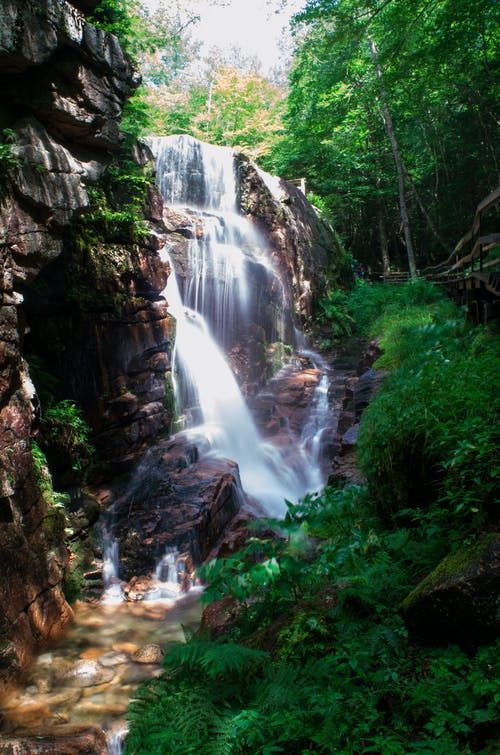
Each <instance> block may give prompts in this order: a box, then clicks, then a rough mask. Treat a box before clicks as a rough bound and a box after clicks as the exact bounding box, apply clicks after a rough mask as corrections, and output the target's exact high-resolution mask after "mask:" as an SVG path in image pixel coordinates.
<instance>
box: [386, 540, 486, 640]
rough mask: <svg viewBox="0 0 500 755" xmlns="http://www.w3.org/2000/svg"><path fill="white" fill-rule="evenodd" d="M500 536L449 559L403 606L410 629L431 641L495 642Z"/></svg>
mask: <svg viewBox="0 0 500 755" xmlns="http://www.w3.org/2000/svg"><path fill="white" fill-rule="evenodd" d="M499 588H500V535H499V534H498V533H488V534H487V535H483V536H482V537H481V538H479V539H478V540H477V541H476V542H475V543H473V544H472V545H470V546H468V547H463V548H460V549H459V550H458V551H457V552H456V553H452V554H451V555H449V556H447V557H446V558H445V559H443V561H441V563H440V564H439V565H438V566H437V568H436V569H434V571H433V572H431V574H429V575H428V576H427V577H426V578H425V579H424V580H423V582H421V583H420V584H419V585H417V587H416V588H415V589H414V590H413V591H412V592H411V593H410V594H409V595H408V597H407V598H406V599H405V600H404V601H403V603H402V605H401V610H402V613H403V617H404V619H405V622H406V625H407V627H408V629H409V631H410V632H411V633H412V634H414V635H417V636H418V637H419V638H421V639H423V640H426V641H429V642H433V643H434V642H446V643H448V642H456V643H459V644H464V645H470V644H477V643H484V642H490V641H492V640H493V639H494V638H495V637H497V636H498V634H499V630H500V621H499V615H500V612H499V609H500V590H499Z"/></svg>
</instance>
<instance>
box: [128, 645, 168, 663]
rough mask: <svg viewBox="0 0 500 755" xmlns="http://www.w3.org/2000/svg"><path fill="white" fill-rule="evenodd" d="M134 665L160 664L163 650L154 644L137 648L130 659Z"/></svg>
mask: <svg viewBox="0 0 500 755" xmlns="http://www.w3.org/2000/svg"><path fill="white" fill-rule="evenodd" d="M131 660H133V661H134V662H135V663H156V664H158V663H161V662H162V660H163V650H162V649H161V647H160V646H159V645H157V644H156V643H152V644H151V645H144V647H142V648H139V650H137V651H136V652H135V653H134V654H133V656H132V659H131Z"/></svg>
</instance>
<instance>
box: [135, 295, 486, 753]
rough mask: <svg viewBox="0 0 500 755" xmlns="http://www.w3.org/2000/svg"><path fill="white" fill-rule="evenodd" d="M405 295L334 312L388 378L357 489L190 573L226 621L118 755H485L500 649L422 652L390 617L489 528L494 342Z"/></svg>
mask: <svg viewBox="0 0 500 755" xmlns="http://www.w3.org/2000/svg"><path fill="white" fill-rule="evenodd" d="M413 285H414V286H415V287H414V288H412V287H410V286H408V287H400V288H398V292H397V294H396V300H397V301H396V303H395V302H394V300H393V299H391V297H390V296H388V288H389V287H373V289H374V290H373V293H369V292H368V293H367V291H365V292H363V293H362V294H361V293H360V290H359V289H358V290H357V291H355V292H354V294H353V295H352V297H349V299H348V301H347V302H346V304H348V306H349V309H348V313H349V316H350V317H352V318H353V320H354V322H355V327H356V328H357V329H358V332H360V330H361V332H364V333H365V334H367V335H368V334H370V335H375V334H376V335H379V336H380V335H382V341H381V343H382V345H383V347H384V348H385V351H384V355H383V356H382V358H381V364H383V365H385V366H386V367H390V368H391V370H392V372H391V374H390V375H389V377H388V378H386V381H385V383H384V387H383V388H382V390H381V392H380V394H379V395H378V396H377V397H376V398H375V399H374V400H373V402H372V404H371V405H370V407H369V409H367V411H366V413H365V415H364V418H363V420H362V423H361V433H360V450H361V459H362V463H363V467H364V470H365V474H366V476H367V485H365V486H360V487H349V488H344V489H334V488H327V489H326V490H325V491H324V492H323V493H322V494H321V495H319V496H306V498H305V499H304V500H303V501H301V502H299V503H298V504H295V505H292V504H288V514H287V516H286V518H285V520H284V521H280V522H277V521H266V522H264V523H263V528H262V529H259V528H258V526H257V525H256V529H255V532H254V536H253V537H251V538H250V539H249V541H248V542H247V545H246V546H245V548H244V549H243V550H242V551H240V552H239V553H237V554H235V555H234V556H231V557H228V558H226V559H220V560H216V561H212V562H210V563H208V564H206V565H205V566H204V567H203V568H202V569H200V576H201V577H202V579H203V580H204V581H205V582H206V585H207V586H206V590H205V592H204V596H203V600H204V601H205V602H207V603H210V604H213V605H217V604H218V603H217V602H218V601H222V602H221V603H220V604H219V605H220V606H221V609H220V610H221V611H222V607H226V608H227V607H228V605H229V606H230V607H231V613H234V611H233V609H234V608H237V612H236V615H237V618H236V619H235V620H234V621H233V622H232V624H231V628H230V629H229V630H228V633H227V634H226V635H225V636H224V637H222V638H218V639H212V638H211V637H210V634H209V632H208V630H205V629H203V628H202V629H201V630H200V631H199V632H197V633H196V634H195V635H193V636H189V637H187V638H186V643H184V644H177V645H174V646H172V647H171V648H170V649H169V651H168V652H167V654H166V657H165V661H164V668H165V670H164V673H163V675H162V676H161V677H160V678H158V679H153V680H151V681H149V682H146V683H145V684H143V685H142V686H141V687H140V688H139V690H138V692H137V695H136V697H135V699H134V700H133V701H132V704H131V707H130V709H129V720H130V734H129V736H128V738H127V744H126V752H127V753H129V755H131V754H132V753H148V754H149V753H150V754H151V755H154V754H155V753H162V754H163V753H176V754H177V753H186V754H187V753H197V755H211V754H213V755H223V753H228V754H229V753H234V754H236V753H255V754H262V755H271V753H280V752H281V753H292V754H295V753H297V754H299V753H300V754H301V755H313V754H314V755H316V754H317V753H335V754H336V755H352V754H356V753H384V755H385V754H386V753H387V754H389V755H407V754H408V753H426V754H427V755H428V754H430V753H436V754H437V753H439V755H442V754H443V753H446V754H447V755H455V754H456V755H458V754H460V755H467V754H468V753H484V754H487V753H488V754H489V753H494V752H495V751H496V750H495V748H496V743H497V741H498V740H497V739H496V735H497V733H498V729H497V727H498V723H499V720H498V707H499V706H498V704H499V703H500V681H499V678H498V674H497V673H496V663H497V658H498V649H499V648H498V643H497V644H496V645H484V646H479V647H478V646H472V645H471V644H470V643H469V645H468V646H467V647H465V646H464V647H463V648H462V647H459V646H457V645H454V644H450V645H448V646H440V647H437V646H432V645H423V644H421V643H420V642H419V641H418V639H417V638H416V637H414V636H410V635H409V633H408V629H407V627H406V625H405V623H404V621H403V618H402V614H401V612H400V607H401V603H402V601H403V600H404V598H405V597H406V596H407V595H408V594H409V593H410V592H411V591H412V589H413V588H414V587H415V585H416V584H418V583H419V582H420V581H421V580H422V579H423V578H424V577H425V576H426V575H427V574H429V573H430V572H431V571H432V570H433V569H435V568H436V566H437V565H438V564H439V563H440V561H441V560H442V559H443V558H444V557H445V556H446V555H447V554H449V553H450V552H453V551H454V550H457V549H458V548H460V547H461V543H464V542H465V543H470V542H473V541H474V536H475V535H476V534H477V533H480V532H482V531H484V530H491V529H492V528H493V527H494V512H493V509H492V502H493V495H494V483H495V475H496V473H497V472H496V470H495V466H494V462H495V459H494V456H493V447H494V441H495V436H494V433H495V424H494V423H493V411H494V410H495V396H494V392H493V391H492V385H493V384H494V383H495V381H496V375H497V372H498V358H497V353H496V351H495V342H496V337H495V334H493V333H492V332H488V331H485V330H484V329H476V328H472V327H469V326H468V325H466V324H464V323H463V321H462V320H461V318H460V317H459V316H458V313H456V312H454V311H453V310H452V309H451V308H450V305H449V304H448V303H447V302H444V301H443V300H442V299H441V297H440V296H439V294H437V293H436V292H435V291H434V290H433V289H432V288H431V287H428V286H427V284H421V283H420V282H419V283H417V284H416V285H415V284H413ZM367 288H368V287H367ZM405 288H406V293H405ZM361 295H362V296H364V297H365V303H366V310H367V311H369V312H371V315H372V320H371V322H372V325H371V326H369V325H368V322H369V321H368V318H367V317H366V312H365V310H364V309H363V308H362V307H361V305H360V297H361ZM391 311H392V314H391ZM360 312H362V314H360ZM375 315H376V317H375ZM377 318H380V319H378V322H377ZM389 333H391V336H390V337H389V335H388V334H389ZM409 470H410V471H411V472H412V474H409ZM273 529H274V531H275V532H276V533H278V534H277V535H275V536H273V537H271V536H269V532H270V531H272V530H273Z"/></svg>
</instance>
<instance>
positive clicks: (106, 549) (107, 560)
mask: <svg viewBox="0 0 500 755" xmlns="http://www.w3.org/2000/svg"><path fill="white" fill-rule="evenodd" d="M119 561H120V552H119V544H118V541H117V540H113V538H112V537H111V535H110V534H109V532H108V531H107V530H106V529H105V530H104V533H103V548H102V581H103V585H104V594H103V596H102V601H103V602H104V603H121V601H122V600H123V594H122V588H121V584H120V579H119V574H118V564H119Z"/></svg>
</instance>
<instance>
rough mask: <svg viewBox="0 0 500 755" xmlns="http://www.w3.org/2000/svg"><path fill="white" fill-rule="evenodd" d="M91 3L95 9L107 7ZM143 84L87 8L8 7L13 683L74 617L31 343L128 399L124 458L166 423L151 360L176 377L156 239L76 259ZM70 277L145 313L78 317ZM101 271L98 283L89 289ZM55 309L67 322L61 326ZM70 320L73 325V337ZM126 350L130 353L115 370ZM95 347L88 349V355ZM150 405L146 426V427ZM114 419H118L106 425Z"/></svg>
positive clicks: (5, 445) (69, 386)
mask: <svg viewBox="0 0 500 755" xmlns="http://www.w3.org/2000/svg"><path fill="white" fill-rule="evenodd" d="M75 5H76V3H75ZM78 5H79V6H80V7H81V8H82V10H84V11H88V10H90V9H91V7H92V5H95V3H92V2H85V3H83V2H80V3H78ZM135 85H136V81H135V78H134V73H133V71H132V70H131V67H130V65H129V63H128V61H127V60H126V58H125V57H124V55H123V52H122V50H121V49H120V46H119V44H118V41H117V40H116V38H115V37H113V36H112V35H110V34H107V33H104V32H102V31H100V30H98V29H96V28H95V27H93V26H92V25H91V24H89V23H88V22H87V21H86V19H85V16H84V15H83V14H82V13H81V12H80V11H79V10H77V8H75V7H74V6H72V5H70V4H69V3H67V2H65V1H64V0H43V2H41V1H40V0H5V1H4V2H2V5H1V7H0V87H1V90H2V114H1V116H0V128H1V129H3V131H2V137H3V150H2V156H1V157H2V159H1V160H0V163H1V164H0V183H1V201H0V255H1V282H2V285H1V297H2V298H1V309H0V639H1V645H0V647H1V657H0V665H1V669H0V672H1V673H2V676H3V678H4V679H5V678H8V676H9V674H10V673H11V672H12V671H13V670H15V669H16V668H20V667H22V666H23V665H24V664H25V662H26V661H27V659H28V657H29V655H30V653H31V652H32V651H34V650H35V648H36V647H38V646H40V644H41V643H43V642H45V641H47V640H48V639H52V638H53V637H55V636H56V635H57V633H58V632H60V631H62V630H63V629H64V627H65V626H66V625H67V624H68V622H69V621H70V620H71V616H72V611H71V609H70V607H69V606H68V605H67V603H66V601H65V599H64V597H63V593H62V588H61V585H62V580H63V574H64V569H65V566H66V562H67V558H68V553H67V551H66V548H65V546H64V542H63V532H62V531H61V527H59V528H58V527H54V526H53V524H54V523H53V521H52V520H53V514H52V512H51V510H50V500H48V498H47V494H45V496H44V495H42V493H41V491H40V469H37V468H36V465H35V464H34V463H33V458H32V452H31V441H32V438H33V434H34V433H36V419H37V411H38V402H37V399H36V396H35V393H34V389H33V384H32V382H31V379H30V376H29V373H28V366H27V363H26V360H25V358H24V356H23V355H24V353H25V351H26V348H27V344H29V338H31V339H32V347H36V346H37V345H38V344H37V339H39V338H40V337H41V336H40V334H41V333H42V331H43V329H44V328H46V331H45V335H44V338H43V341H44V343H45V344H47V343H48V344H50V341H51V339H55V338H56V337H57V339H58V340H57V344H54V343H53V344H52V346H53V347H55V350H58V351H59V365H58V364H57V363H56V364H55V365H53V366H54V367H55V369H56V370H57V369H58V366H60V365H63V364H64V367H65V369H64V370H63V371H62V372H61V375H60V377H61V383H62V384H63V385H64V391H65V393H66V395H68V396H74V397H75V398H78V397H79V395H80V394H82V395H83V394H85V395H89V397H90V398H89V400H90V401H92V399H94V398H95V397H96V394H97V393H99V392H102V390H101V385H100V384H107V383H110V384H111V385H110V391H109V392H110V394H113V392H114V393H115V394H116V393H117V392H118V393H119V395H120V396H121V401H122V404H125V405H127V408H126V410H125V409H123V407H122V405H120V402H119V401H118V406H113V404H112V398H116V395H114V396H113V395H112V397H111V399H110V401H109V402H108V406H107V407H105V408H102V410H101V421H102V422H101V426H100V427H99V428H98V429H99V430H101V428H102V426H103V425H104V424H106V431H107V432H109V431H110V428H111V427H112V426H113V422H115V423H117V424H120V422H121V423H122V424H128V431H127V432H128V435H129V437H128V438H127V440H126V441H124V442H123V445H124V446H125V448H123V449H119V451H118V452H117V453H118V455H120V454H121V455H124V454H126V453H127V452H128V450H129V446H130V444H132V445H133V443H136V442H137V435H139V434H140V429H139V430H137V427H139V428H140V426H141V421H143V418H144V417H145V416H147V415H151V414H154V413H155V406H154V404H155V399H156V394H155V390H154V387H152V386H151V384H150V386H149V389H145V388H144V387H141V391H142V394H141V395H139V397H138V398H137V400H136V399H132V398H130V397H128V396H127V392H128V390H129V388H130V386H132V387H133V386H134V385H135V383H136V382H138V381H140V377H141V374H142V373H143V372H144V370H147V366H145V363H146V362H147V360H146V362H144V361H142V358H143V356H144V354H145V353H146V355H148V358H149V359H150V360H152V361H153V362H155V359H156V363H155V366H154V368H153V372H154V369H157V370H160V369H163V366H164V362H165V357H164V355H165V354H166V351H167V346H166V344H165V330H164V329H163V328H162V329H161V334H158V332H157V331H156V330H155V324H156V323H158V322H159V321H161V320H162V319H165V312H164V310H162V307H161V304H157V303H156V302H155V298H157V297H155V295H154V291H153V289H154V284H153V283H152V282H151V281H152V280H153V281H156V282H157V284H158V289H161V288H162V286H163V284H164V281H165V280H166V272H165V271H164V270H163V268H162V269H161V270H160V268H159V265H158V259H157V252H156V249H155V246H154V244H152V243H151V242H150V241H148V240H147V239H146V240H145V242H144V243H143V244H142V245H136V246H135V247H130V246H129V248H128V250H127V253H128V257H127V254H125V255H122V253H121V252H120V253H118V256H119V257H120V261H119V262H117V264H116V265H115V266H114V268H113V265H111V267H112V268H113V269H112V270H111V271H109V270H108V274H107V275H106V276H105V275H102V270H100V266H101V267H102V265H103V260H105V259H106V258H107V254H108V252H106V257H105V256H104V255H103V250H102V249H101V250H100V249H99V248H98V247H97V246H96V247H94V249H93V255H94V260H93V262H92V260H91V262H90V263H89V264H88V265H87V269H85V270H84V269H83V266H82V264H81V263H82V259H83V255H82V254H80V256H78V255H75V253H74V252H75V248H76V246H75V241H74V229H73V228H72V224H73V223H74V222H75V219H76V218H78V217H79V216H80V215H81V214H82V213H84V212H86V211H87V208H88V207H89V204H90V199H89V187H90V186H92V185H93V184H95V183H96V182H97V181H98V179H99V178H100V176H101V175H102V174H103V172H104V171H105V169H106V166H107V164H108V163H109V161H110V158H111V154H112V152H113V151H116V150H117V149H118V148H119V146H120V142H121V136H120V133H119V122H120V117H121V113H122V108H123V105H124V102H125V101H126V99H127V97H128V96H129V95H130V93H131V92H132V91H133V89H134V87H135ZM9 145H10V146H9ZM86 254H87V256H89V251H88V250H87V252H86ZM90 256H91V255H90ZM122 257H125V259H122ZM62 260H64V262H63V263H62V264H60V263H61V261H62ZM45 268H46V271H45V272H43V273H42V271H44V269H45ZM89 271H91V272H90V273H89ZM41 273H42V276H44V277H42V276H40V274H41ZM71 273H73V274H75V275H79V276H80V280H79V281H78V284H79V286H80V288H84V287H85V286H86V284H87V283H88V282H90V283H91V284H92V283H93V282H94V281H95V280H97V279H99V280H100V284H99V286H98V289H99V288H100V289H101V291H102V289H103V287H105V286H106V285H113V282H114V284H115V290H116V288H117V285H116V284H117V282H118V283H119V285H120V287H121V288H122V289H123V291H127V292H129V293H130V292H131V293H132V301H133V303H132V304H127V306H126V307H125V316H124V317H121V318H120V324H119V325H117V320H118V318H117V317H116V313H114V312H111V313H110V312H106V311H105V308H104V307H102V306H101V307H100V308H99V307H98V308H97V310H98V311H97V312H94V313H92V314H90V313H89V316H88V317H86V318H84V317H83V315H82V309H83V308H82V307H80V308H79V310H78V312H79V314H78V317H76V318H72V314H71V312H68V309H67V306H66V304H67V303H66V304H61V300H62V299H61V297H59V300H58V297H57V285H58V284H60V283H61V280H63V279H64V275H69V274H71ZM92 274H94V281H92V280H90V281H89V280H88V279H89V276H91V275H92ZM86 278H87V280H86ZM103 279H104V282H103ZM146 279H147V280H148V283H147V285H146V283H145V280H146ZM43 280H44V281H45V284H46V285H45V288H43V289H42V288H40V283H41V281H43ZM110 281H111V283H110ZM35 286H38V289H35V288H34V287H35ZM73 288H75V286H74V287H73ZM145 289H147V298H146V297H144V296H143V294H144V293H145ZM41 290H43V291H44V295H43V296H42V295H41V294H40V291H41ZM95 298H96V299H99V296H98V295H96V296H95ZM25 299H26V302H24V301H23V300H25ZM54 302H56V310H57V315H58V317H59V321H58V317H55V318H54V319H53V318H52V317H51V315H53V314H54V309H53V308H52V310H51V307H52V305H53V304H54ZM89 309H91V307H89ZM49 322H50V323H51V326H50V328H49ZM58 322H59V323H63V325H62V326H61V327H60V328H59V327H58ZM30 328H31V330H32V334H31V335H29V330H30ZM120 329H121V330H120ZM61 334H64V340H62V339H61ZM79 338H80V339H82V342H80V343H79V342H78V339H79ZM27 339H28V341H27ZM118 339H119V340H120V342H121V344H122V345H121V350H120V352H119V354H117V355H116V356H115V358H114V360H113V359H111V360H110V359H109V352H110V351H111V350H112V345H113V346H114V344H115V343H116V341H117V340H118ZM82 347H83V349H84V351H85V349H86V352H85V354H84V356H83V357H77V354H78V351H79V349H80V348H82ZM49 351H50V349H49ZM155 353H160V357H155V356H154V354H155ZM113 354H115V349H114V348H113ZM134 360H135V361H134ZM162 360H163V363H162V366H161V367H160V365H159V362H161V361H162ZM110 362H111V363H112V367H111V369H108V365H109V364H110ZM89 365H93V369H91V370H89ZM113 369H114V373H113ZM104 373H105V375H104ZM124 375H125V377H124ZM70 376H71V377H70ZM99 381H100V383H99ZM116 382H118V383H119V384H120V385H119V386H118V387H117V386H115V385H114V383H116ZM89 383H92V384H94V385H95V386H96V389H95V390H94V392H93V393H92V392H88V391H87V388H88V384H89ZM162 383H163V373H162ZM157 392H158V391H157ZM126 397H127V398H126ZM127 401H128V404H127ZM134 401H136V403H135V405H134V406H135V409H136V413H135V415H134V420H132V419H130V421H128V422H127V421H124V420H123V417H124V416H126V417H127V418H129V417H131V415H132V414H133V412H132V411H131V409H130V403H133V402H134ZM141 407H142V415H143V416H141V417H138V416H136V415H137V412H139V414H140V410H141ZM145 407H147V408H145ZM106 412H107V413H108V415H109V414H111V415H112V416H111V417H110V416H107V417H106ZM95 413H96V412H94V414H95ZM89 414H92V412H90V410H89ZM156 414H157V415H159V414H160V415H161V412H159V411H158V410H156ZM105 417H106V422H104V418H105ZM162 421H163V423H165V419H163V420H159V421H157V423H156V427H158V425H161V424H162ZM96 424H97V425H99V422H97V423H96ZM103 432H104V431H103ZM125 434H126V433H125ZM111 455H112V454H111ZM49 497H50V496H49ZM62 530H63V528H62Z"/></svg>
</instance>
